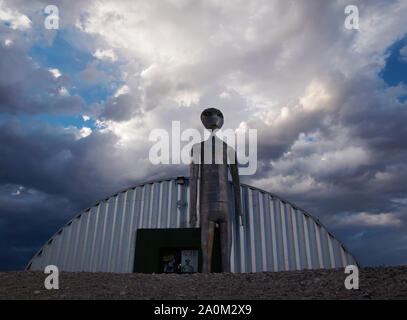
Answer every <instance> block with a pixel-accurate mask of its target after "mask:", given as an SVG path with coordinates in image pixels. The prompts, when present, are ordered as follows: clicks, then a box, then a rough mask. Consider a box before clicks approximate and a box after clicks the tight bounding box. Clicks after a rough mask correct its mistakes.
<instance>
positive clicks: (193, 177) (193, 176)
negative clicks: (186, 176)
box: [190, 150, 199, 225]
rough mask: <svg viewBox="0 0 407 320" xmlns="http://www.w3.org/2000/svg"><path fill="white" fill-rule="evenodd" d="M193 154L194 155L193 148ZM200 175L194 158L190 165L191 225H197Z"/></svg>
mask: <svg viewBox="0 0 407 320" xmlns="http://www.w3.org/2000/svg"><path fill="white" fill-rule="evenodd" d="M191 155H192V150H191ZM198 176H199V164H196V163H194V161H193V159H192V162H191V166H190V183H191V186H190V188H191V189H190V192H191V197H190V199H191V200H190V202H191V207H190V217H191V225H195V223H196V221H197V210H196V207H197V198H198Z"/></svg>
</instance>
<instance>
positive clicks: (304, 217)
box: [27, 178, 357, 273]
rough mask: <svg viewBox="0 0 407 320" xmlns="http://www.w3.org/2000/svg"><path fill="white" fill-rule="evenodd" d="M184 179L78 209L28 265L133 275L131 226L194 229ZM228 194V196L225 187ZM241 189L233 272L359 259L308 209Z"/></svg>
mask: <svg viewBox="0 0 407 320" xmlns="http://www.w3.org/2000/svg"><path fill="white" fill-rule="evenodd" d="M183 179H184V180H183V181H184V184H180V183H178V182H177V181H178V180H177V179H171V180H163V181H155V182H152V183H145V184H142V185H139V186H136V187H134V188H130V189H128V190H125V191H123V192H120V193H119V194H116V195H114V196H112V197H110V198H108V199H105V200H103V201H101V202H99V203H97V204H96V205H95V206H93V207H91V208H89V209H87V210H85V211H84V212H81V213H80V214H78V215H77V216H76V217H75V218H73V219H72V220H71V221H69V222H68V223H67V224H66V225H65V226H64V227H63V228H61V229H60V230H59V231H58V232H57V233H56V234H55V235H54V236H53V237H52V238H51V239H50V240H49V241H48V242H47V243H46V244H45V245H44V246H43V247H42V248H41V249H40V251H39V252H38V253H37V254H36V255H35V256H34V258H33V259H32V260H31V261H30V263H29V265H28V267H27V269H30V270H43V269H44V268H45V266H46V265H49V264H55V265H57V266H58V268H59V269H60V270H67V271H104V272H118V273H129V272H132V271H133V265H134V258H135V257H134V253H135V245H136V243H135V240H136V232H137V229H139V228H154V229H155V228H158V229H159V228H196V227H198V226H199V219H198V222H197V224H196V225H194V226H192V225H191V223H190V216H189V207H188V204H189V200H190V190H189V183H188V182H189V180H188V178H183ZM181 181H182V180H181ZM229 191H230V192H231V194H232V196H233V197H234V195H233V190H232V187H231V185H230V190H229ZM198 194H199V193H198ZM241 194H242V211H243V220H244V226H240V225H239V224H237V223H236V221H237V220H236V219H235V212H234V201H232V215H233V217H234V218H233V219H232V221H233V226H232V239H233V241H232V242H233V244H232V256H231V270H232V272H236V273H240V272H261V271H280V270H300V269H318V268H338V267H344V266H346V265H347V264H357V262H356V260H355V259H354V257H353V256H352V254H351V253H350V252H349V251H348V250H346V248H344V247H343V245H342V244H341V243H340V242H339V241H338V240H337V239H336V238H334V237H333V236H332V235H331V234H330V233H329V232H328V231H327V230H326V229H325V227H323V226H322V225H321V224H320V223H319V222H317V221H316V220H315V219H314V218H313V217H311V216H310V215H309V214H307V213H306V212H304V211H302V210H300V209H298V208H296V207H294V206H293V205H291V204H290V203H288V202H287V201H285V200H282V199H280V198H278V197H276V196H274V195H272V194H270V193H268V192H265V191H262V190H259V189H257V188H253V187H250V186H247V185H241ZM198 203H199V201H198ZM198 209H199V208H198ZM198 216H199V215H198Z"/></svg>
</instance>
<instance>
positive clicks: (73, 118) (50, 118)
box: [37, 114, 96, 130]
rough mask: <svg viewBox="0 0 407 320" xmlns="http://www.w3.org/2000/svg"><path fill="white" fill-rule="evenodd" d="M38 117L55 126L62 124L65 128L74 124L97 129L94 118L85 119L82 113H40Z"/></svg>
mask: <svg viewBox="0 0 407 320" xmlns="http://www.w3.org/2000/svg"><path fill="white" fill-rule="evenodd" d="M37 117H38V118H39V119H41V120H43V121H45V122H47V123H49V124H50V125H54V126H57V125H61V126H63V127H65V128H67V127H69V126H74V127H77V128H79V129H81V128H82V127H88V128H91V129H92V130H94V129H96V126H95V122H94V121H93V120H92V119H90V120H88V121H85V120H84V119H83V118H82V116H81V115H70V116H66V115H64V116H55V115H49V114H40V115H38V116H37Z"/></svg>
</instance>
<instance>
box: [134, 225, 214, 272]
mask: <svg viewBox="0 0 407 320" xmlns="http://www.w3.org/2000/svg"><path fill="white" fill-rule="evenodd" d="M196 252H197V256H198V259H197V260H198V261H197V264H198V265H197V270H196V268H195V269H194V271H198V272H201V269H202V251H201V229H198V228H174V229H138V230H137V239H136V251H135V258H134V272H139V273H153V272H154V273H163V272H168V273H172V272H179V273H181V272H188V271H191V270H192V268H189V267H188V266H185V265H182V264H185V262H186V264H188V265H189V264H191V265H192V266H193V264H194V256H196V255H194V253H196ZM185 255H188V256H187V258H185ZM190 256H191V257H190ZM186 260H189V261H186ZM180 265H181V267H180V268H178V267H179V266H180ZM189 269H191V270H189ZM221 270H222V264H221V253H220V236H219V229H218V228H215V239H214V244H213V257H212V271H213V272H221Z"/></svg>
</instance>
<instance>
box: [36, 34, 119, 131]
mask: <svg viewBox="0 0 407 320" xmlns="http://www.w3.org/2000/svg"><path fill="white" fill-rule="evenodd" d="M84 37H86V35H83V34H81V33H80V32H79V31H75V30H73V29H67V30H64V29H62V30H58V32H57V33H56V35H55V38H54V40H53V42H52V44H51V45H49V44H45V43H35V44H33V45H32V47H31V48H30V50H29V51H28V55H29V56H30V57H32V58H33V60H34V61H36V62H37V63H38V64H39V65H41V66H42V67H45V68H55V69H58V70H59V71H60V72H61V74H67V75H69V76H70V78H71V81H72V87H70V88H69V93H70V94H71V95H75V94H77V95H79V96H81V97H82V99H83V100H84V102H85V104H86V105H87V106H91V105H92V104H94V103H101V102H103V101H106V100H107V99H108V97H110V96H112V95H113V94H114V93H115V92H116V91H117V89H118V88H119V87H120V86H121V85H123V82H122V81H118V80H116V79H118V78H119V71H118V69H119V68H118V67H119V66H120V64H121V63H123V62H106V61H104V62H103V63H99V64H98V70H99V71H101V72H104V73H105V74H106V75H107V76H108V77H106V78H108V80H106V81H100V82H94V83H90V82H87V81H86V80H85V79H84V78H83V77H81V73H82V72H83V71H84V70H85V69H86V68H87V66H88V65H89V63H92V62H94V61H96V60H97V59H96V58H95V57H94V56H93V55H92V53H91V52H90V51H89V48H88V47H87V46H81V45H80V43H84V41H85V40H86V39H84ZM75 41H77V42H75ZM40 117H41V119H42V120H44V121H47V122H49V123H50V124H53V125H57V124H60V125H63V126H69V125H73V126H76V127H78V128H81V127H82V126H87V127H90V128H92V129H93V128H94V124H93V121H91V120H90V121H86V122H84V121H83V118H82V113H81V112H79V114H76V115H70V116H65V115H64V116H62V115H61V116H54V115H45V114H44V115H40Z"/></svg>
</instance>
